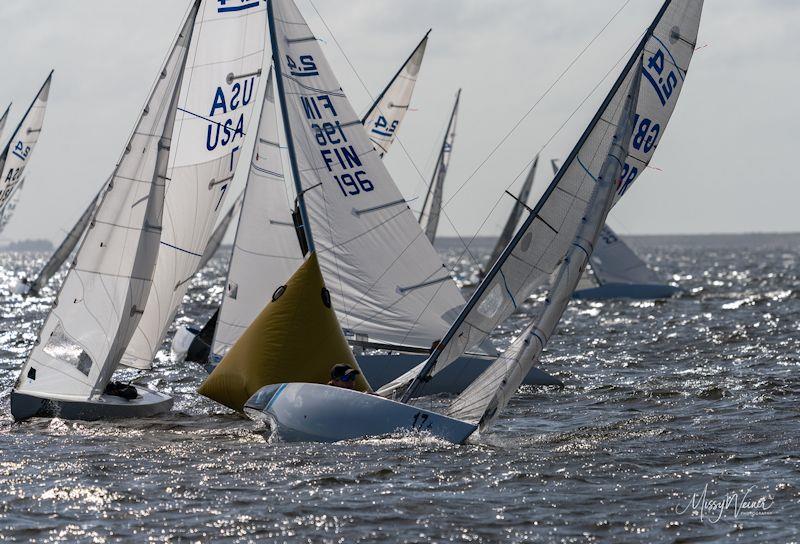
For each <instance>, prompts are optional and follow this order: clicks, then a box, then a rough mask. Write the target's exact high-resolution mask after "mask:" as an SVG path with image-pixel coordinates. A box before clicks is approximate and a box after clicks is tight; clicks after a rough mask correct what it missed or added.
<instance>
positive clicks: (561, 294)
mask: <svg viewBox="0 0 800 544" xmlns="http://www.w3.org/2000/svg"><path fill="white" fill-rule="evenodd" d="M640 55H641V53H640ZM641 59H642V57H641V56H640V60H639V62H637V63H634V65H633V68H632V70H631V73H632V76H633V77H632V78H630V81H629V82H628V84H627V85H626V86H625V88H624V90H625V92H626V97H625V101H624V102H622V103H618V104H617V107H618V110H619V111H613V110H612V111H609V109H606V111H605V112H604V114H603V117H602V118H601V120H602V121H604V122H605V123H607V126H606V127H605V128H604V130H605V131H611V132H613V138H612V139H611V141H608V142H606V141H604V142H603V144H602V145H603V149H604V150H605V151H604V154H605V160H604V162H603V165H602V167H601V169H600V171H599V172H598V174H597V175H596V176H594V175H592V178H593V183H592V185H593V191H592V194H591V196H590V198H589V200H588V202H587V203H586V206H585V207H584V209H583V210H582V212H581V216H579V217H577V216H576V217H572V218H571V219H572V224H569V223H564V224H562V225H561V230H562V232H566V231H567V230H569V229H571V230H572V231H573V232H574V233H575V235H574V239H573V242H572V245H571V246H570V247H569V248H568V249H567V252H566V255H565V257H564V259H563V260H562V261H561V264H560V266H559V268H558V270H557V272H556V274H555V275H554V276H553V278H552V280H551V284H550V288H549V289H548V294H547V298H546V299H545V302H544V303H543V304H542V305H541V307H540V308H537V310H538V313H539V315H538V316H537V317H536V318H534V319H532V320H531V324H530V325H529V326H528V327H527V328H526V329H525V331H523V333H522V335H520V336H519V337H518V338H517V340H515V341H514V342H513V343H512V344H511V346H510V347H509V348H508V349H507V350H506V352H505V353H504V354H503V355H501V356H500V357H499V358H498V360H497V361H495V362H494V363H493V364H492V365H491V366H490V367H489V368H488V369H486V370H485V371H484V372H483V374H481V375H480V376H479V377H478V379H476V380H475V381H474V382H472V384H470V386H469V387H467V389H465V390H464V392H463V393H461V394H460V395H459V396H458V397H457V398H456V400H455V401H454V402H453V404H451V405H450V407H449V409H448V414H449V415H450V416H452V417H457V418H459V419H462V420H465V421H469V422H471V423H476V424H478V425H479V428H480V430H485V429H486V428H487V427H489V426H490V425H491V424H492V422H494V420H495V419H496V418H497V416H498V415H499V413H500V411H502V409H503V408H505V406H506V405H507V404H508V401H509V399H510V398H511V397H512V396H513V395H514V393H515V392H516V390H517V388H518V387H519V386H520V385H521V384H522V380H523V379H524V377H525V375H526V374H527V373H528V372H529V371H530V369H531V368H532V367H533V364H534V363H535V362H536V360H538V358H539V355H540V354H541V352H542V350H543V349H544V347H545V346H546V345H547V341H548V340H549V339H550V337H551V336H552V334H553V333H554V332H555V329H556V325H558V322H559V321H560V320H561V316H562V315H563V314H564V311H565V310H566V309H567V306H568V305H569V301H570V299H571V298H572V293H573V292H574V291H575V287H576V286H577V285H578V282H579V281H580V278H581V276H582V275H583V271H584V269H585V268H586V264H587V263H588V261H589V256H590V255H591V253H592V249H593V248H594V245H595V243H596V241H597V237H598V234H599V233H600V229H601V228H602V226H603V224H604V223H605V220H606V217H607V216H608V212H609V211H610V210H611V206H612V203H613V198H614V192H615V190H616V189H618V188H619V187H620V186H621V180H620V175H621V173H622V168H623V166H622V165H623V164H624V163H625V161H626V160H627V158H628V147H629V146H630V140H631V135H632V132H633V125H634V115H635V112H636V105H637V102H638V97H639V88H640V86H641V79H642V71H641V70H640V69H639V68H640V67H641V65H642V62H641ZM620 90H623V89H620ZM604 140H606V139H605V138H604ZM578 156H580V151H579V152H578ZM577 160H579V159H577ZM569 165H570V163H567V166H568V167H569Z"/></svg>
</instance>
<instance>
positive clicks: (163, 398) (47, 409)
mask: <svg viewBox="0 0 800 544" xmlns="http://www.w3.org/2000/svg"><path fill="white" fill-rule="evenodd" d="M135 387H136V391H137V393H139V396H138V397H136V398H135V399H131V400H127V399H124V398H122V397H117V396H114V395H100V396H99V397H98V398H96V399H90V400H86V399H70V398H69V397H66V396H65V397H63V398H45V397H40V396H37V395H31V394H28V393H20V392H18V391H12V392H11V414H12V415H13V416H14V419H15V420H17V421H22V420H25V419H29V418H32V417H59V418H61V419H79V420H84V421H95V420H99V419H122V418H125V419H128V418H141V417H152V416H156V415H159V414H163V413H165V412H169V411H170V409H172V404H173V399H172V397H170V396H169V395H165V394H164V393H159V392H158V391H154V390H152V389H147V388H144V387H138V386H135Z"/></svg>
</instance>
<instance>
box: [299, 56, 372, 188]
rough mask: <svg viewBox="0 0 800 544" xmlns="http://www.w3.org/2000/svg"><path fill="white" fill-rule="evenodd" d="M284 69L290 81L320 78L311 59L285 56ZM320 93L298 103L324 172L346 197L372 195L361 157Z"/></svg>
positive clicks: (332, 109)
mask: <svg viewBox="0 0 800 544" xmlns="http://www.w3.org/2000/svg"><path fill="white" fill-rule="evenodd" d="M286 65H287V67H288V68H289V74H290V75H291V76H293V77H307V76H317V75H319V70H318V69H317V63H316V62H315V61H314V57H313V56H311V55H301V56H300V57H299V58H298V60H297V61H295V59H293V58H292V57H290V56H289V55H287V56H286ZM319 92H320V94H313V95H309V96H305V95H300V97H299V99H300V105H301V106H302V108H303V112H304V113H305V116H306V119H307V120H308V121H310V125H309V126H310V128H311V131H312V132H313V134H314V140H315V141H316V143H317V146H319V152H320V155H321V157H322V161H323V163H324V164H325V168H326V169H327V171H328V173H329V174H331V178H332V181H335V182H336V185H337V186H338V187H339V190H341V192H342V195H343V196H345V197H349V196H355V195H359V194H361V193H368V192H370V191H372V190H373V189H375V185H373V183H372V181H370V180H369V179H368V178H367V173H366V172H365V171H364V170H363V169H362V168H363V164H362V162H361V157H359V156H358V152H357V151H356V149H355V147H353V145H352V144H350V142H349V140H348V138H347V135H346V134H345V131H344V130H343V127H342V124H341V122H340V121H339V113H338V112H337V111H336V107H335V106H334V104H333V100H331V97H330V95H328V94H324V93H322V91H319Z"/></svg>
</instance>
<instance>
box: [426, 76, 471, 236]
mask: <svg viewBox="0 0 800 544" xmlns="http://www.w3.org/2000/svg"><path fill="white" fill-rule="evenodd" d="M460 100H461V89H459V90H458V92H457V93H456V102H455V104H453V111H452V112H451V113H450V120H449V121H448V122H447V130H446V131H445V133H444V139H443V140H442V146H441V148H439V156H438V157H437V159H436V168H434V170H433V175H432V176H431V182H430V184H428V192H427V193H425V200H424V201H423V202H422V212H420V214H419V223H420V225H421V224H422V221H423V219H424V220H425V222H426V223H427V222H428V219H429V218H430V216H431V212H428V216H427V218H426V216H425V210H426V209H427V207H428V200H429V199H430V198H431V196H432V195H433V193H434V191H435V190H436V185H437V183H438V182H439V180H440V178H441V177H442V174H441V169H442V161H443V160H444V155H445V153H446V152H447V151H448V149H447V146H448V140H449V139H450V131H451V130H452V129H453V121H454V120H455V118H456V112H457V111H458V102H459V101H460ZM442 181H444V180H442ZM432 205H433V204H432ZM425 230H427V229H425ZM426 234H427V232H426ZM428 238H429V239H430V238H431V236H428ZM431 243H433V240H431Z"/></svg>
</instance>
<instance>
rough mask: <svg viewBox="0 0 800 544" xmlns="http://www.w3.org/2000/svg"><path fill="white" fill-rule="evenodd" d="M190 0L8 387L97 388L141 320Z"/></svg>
mask: <svg viewBox="0 0 800 544" xmlns="http://www.w3.org/2000/svg"><path fill="white" fill-rule="evenodd" d="M198 4H199V0H198V3H195V5H194V6H193V8H192V9H191V10H190V12H189V16H188V18H187V19H186V22H185V24H184V25H183V27H182V29H181V32H180V34H179V35H178V38H177V40H176V42H175V44H174V46H173V48H172V50H171V52H170V54H169V56H168V57H167V61H166V64H165V65H164V68H163V69H162V71H161V72H160V74H159V77H158V79H157V81H156V84H155V87H154V88H153V90H152V91H151V94H150V96H149V98H148V100H147V103H146V105H145V107H144V110H143V112H142V114H141V116H140V118H139V120H138V122H137V124H136V127H135V129H134V132H133V135H132V136H131V138H130V140H129V141H128V144H127V146H126V147H125V150H124V151H123V154H122V158H121V159H120V161H119V163H118V164H117V167H116V168H115V170H114V173H113V174H112V176H111V180H110V181H109V183H108V185H107V187H106V191H105V193H104V194H103V197H102V200H101V202H100V204H99V205H98V208H97V211H96V213H95V215H94V217H93V218H92V222H91V226H90V228H89V230H88V231H87V233H86V236H85V237H84V241H83V244H81V248H80V250H79V251H78V255H77V257H76V258H75V263H74V264H73V266H72V268H71V269H70V271H69V273H68V274H67V278H66V280H65V281H64V284H63V286H62V288H61V290H60V292H59V294H58V297H57V298H56V301H55V302H54V304H53V307H52V309H51V311H50V314H49V315H48V316H47V319H46V320H45V322H44V325H43V326H42V328H41V330H40V332H39V338H38V340H37V342H36V345H35V346H34V348H33V350H32V351H31V353H30V355H29V357H28V360H27V362H26V363H25V365H24V366H23V368H22V372H21V373H20V376H19V379H18V381H17V385H16V390H17V391H19V392H23V393H27V394H31V395H34V396H44V397H46V398H58V399H77V400H88V399H90V398H92V397H95V396H97V395H100V394H102V393H103V391H104V389H105V386H106V385H107V383H108V381H109V380H110V378H111V375H112V374H113V372H114V370H115V369H116V368H117V366H118V364H119V361H120V358H121V356H122V354H123V351H124V350H125V347H126V346H127V345H128V340H129V339H130V338H131V336H132V335H133V332H134V330H135V328H136V324H137V322H138V321H139V319H140V317H141V314H142V308H143V306H144V303H145V301H146V300H147V296H148V292H149V291H150V286H151V284H152V276H153V269H154V267H155V263H156V258H157V256H158V250H159V240H160V235H161V219H162V212H163V203H164V184H165V182H166V179H167V166H168V161H169V155H170V145H171V135H172V130H173V127H174V123H175V116H176V111H177V107H178V97H179V94H180V87H181V81H182V77H183V72H184V68H185V65H186V58H187V53H188V49H189V42H190V40H191V33H192V28H193V26H194V21H195V17H196V15H197V7H198Z"/></svg>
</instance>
